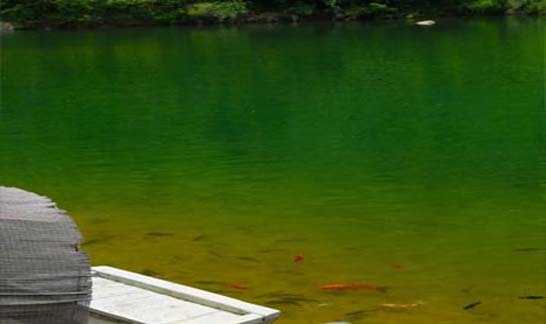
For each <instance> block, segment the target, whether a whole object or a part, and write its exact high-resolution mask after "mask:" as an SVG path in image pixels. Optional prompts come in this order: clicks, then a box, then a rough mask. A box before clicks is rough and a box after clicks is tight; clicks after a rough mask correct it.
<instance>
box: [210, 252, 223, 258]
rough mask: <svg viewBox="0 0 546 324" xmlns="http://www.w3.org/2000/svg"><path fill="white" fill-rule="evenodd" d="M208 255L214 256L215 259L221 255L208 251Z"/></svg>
mask: <svg viewBox="0 0 546 324" xmlns="http://www.w3.org/2000/svg"><path fill="white" fill-rule="evenodd" d="M209 254H210V255H212V256H215V257H218V258H219V257H221V256H222V255H221V254H220V253H218V252H216V251H209Z"/></svg>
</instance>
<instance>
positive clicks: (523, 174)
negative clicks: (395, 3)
mask: <svg viewBox="0 0 546 324" xmlns="http://www.w3.org/2000/svg"><path fill="white" fill-rule="evenodd" d="M544 40H545V24H544V20H543V19H536V18H515V17H513V18H508V19H484V20H480V19H473V20H447V21H440V22H439V24H438V25H436V26H434V27H432V28H418V27H415V26H412V25H409V24H406V23H404V22H392V23H391V22H383V23H374V24H339V25H330V24H323V25H320V24H317V25H301V26H288V25H285V26H244V27H233V28H228V27H224V28H221V27H217V28H216V27H215V28H204V27H203V28H134V29H122V30H98V31H59V32H38V31H29V32H16V33H12V34H5V35H2V36H1V41H2V46H1V109H0V184H1V185H9V186H17V187H21V188H24V189H27V190H31V191H35V192H37V193H40V194H43V195H47V196H49V197H51V198H52V199H54V200H55V201H56V202H57V203H58V204H59V206H60V207H62V208H64V209H66V210H67V211H68V212H69V213H70V214H71V215H72V216H73V217H74V218H75V220H76V222H77V223H78V226H79V227H80V229H81V231H82V232H83V234H84V236H85V239H86V243H85V244H84V245H83V248H84V249H85V250H86V251H87V252H88V253H89V254H90V256H91V259H92V262H93V264H96V265H98V264H108V265H112V266H116V267H121V268H124V269H128V270H132V271H137V272H141V273H145V274H149V275H154V276H158V277H161V278H165V279H167V280H172V281H176V282H180V283H184V284H187V285H191V286H195V287H198V288H203V289H207V290H210V291H214V292H219V293H222V294H226V295H229V296H234V297H236V298H240V299H243V300H246V301H250V302H254V303H259V304H263V305H267V306H271V307H274V308H279V309H281V310H282V311H283V313H284V314H283V317H282V320H280V321H279V323H280V324H285V323H324V322H327V321H335V320H338V321H341V320H344V321H349V322H352V323H409V324H412V323H416V324H417V323H514V324H518V323H543V322H544V320H545V318H546V300H545V299H542V300H522V299H519V298H518V297H519V296H525V295H546V111H545V104H544V102H545V96H544V93H545V89H544V87H545V77H544V75H545V66H544V59H545V53H544ZM300 254H301V255H303V256H304V258H305V259H304V261H303V262H298V263H295V262H294V256H296V255H300ZM335 283H365V284H376V285H385V286H388V287H389V289H388V290H387V291H386V292H377V291H365V290H363V291H336V292H327V291H321V290H320V286H321V285H324V284H335ZM230 284H239V285H244V286H247V287H248V289H246V290H236V289H232V288H230V287H229V285H230ZM477 301H481V302H482V304H481V305H479V306H477V307H475V308H473V309H470V310H463V306H464V305H466V304H470V303H473V302H477ZM383 303H421V304H420V305H419V306H418V307H417V308H414V309H411V310H408V311H393V310H389V309H383V308H381V307H379V306H378V305H380V304H383Z"/></svg>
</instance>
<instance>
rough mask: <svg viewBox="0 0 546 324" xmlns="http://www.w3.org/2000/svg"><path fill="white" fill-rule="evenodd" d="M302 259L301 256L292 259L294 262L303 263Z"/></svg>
mask: <svg viewBox="0 0 546 324" xmlns="http://www.w3.org/2000/svg"><path fill="white" fill-rule="evenodd" d="M303 259H304V257H303V255H301V254H299V255H296V256H295V257H294V262H301V261H303Z"/></svg>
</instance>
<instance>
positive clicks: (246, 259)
mask: <svg viewBox="0 0 546 324" xmlns="http://www.w3.org/2000/svg"><path fill="white" fill-rule="evenodd" d="M237 259H239V260H242V261H248V262H254V263H260V261H259V260H257V259H254V258H251V257H238V258H237Z"/></svg>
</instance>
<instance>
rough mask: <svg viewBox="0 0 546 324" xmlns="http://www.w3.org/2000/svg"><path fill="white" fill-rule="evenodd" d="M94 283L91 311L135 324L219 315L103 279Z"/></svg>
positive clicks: (206, 308) (202, 307) (200, 307)
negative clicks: (212, 314)
mask: <svg viewBox="0 0 546 324" xmlns="http://www.w3.org/2000/svg"><path fill="white" fill-rule="evenodd" d="M94 283H96V285H95V288H94V293H93V299H92V301H91V305H90V309H91V312H96V313H98V314H103V315H107V314H108V315H114V316H115V318H118V319H128V320H131V321H132V322H135V323H154V324H155V323H158V324H160V323H169V322H172V321H179V320H187V319H191V318H194V317H199V316H203V315H207V314H211V313H215V312H218V310H217V309H214V308H211V307H207V306H203V305H199V304H195V303H191V302H188V301H184V300H180V299H177V298H175V297H171V296H167V295H162V294H157V293H155V292H153V291H149V290H145V289H142V288H139V287H134V286H130V285H127V284H123V283H119V282H112V281H110V282H109V280H107V279H103V278H94Z"/></svg>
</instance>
